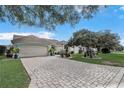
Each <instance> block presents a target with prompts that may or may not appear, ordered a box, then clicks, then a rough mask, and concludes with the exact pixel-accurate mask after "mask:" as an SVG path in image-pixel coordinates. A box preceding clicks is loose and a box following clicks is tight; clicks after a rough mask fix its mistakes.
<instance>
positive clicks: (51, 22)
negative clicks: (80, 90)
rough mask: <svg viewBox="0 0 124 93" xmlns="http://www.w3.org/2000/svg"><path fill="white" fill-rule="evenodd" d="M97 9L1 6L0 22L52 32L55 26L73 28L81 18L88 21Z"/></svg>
mask: <svg viewBox="0 0 124 93" xmlns="http://www.w3.org/2000/svg"><path fill="white" fill-rule="evenodd" d="M99 9H100V6H98V5H85V6H69V5H61V6H60V5H59V6H57V5H42V6H40V5H37V6H36V5H4V6H3V5H1V6H0V21H2V22H6V21H7V22H10V23H12V24H19V25H23V24H25V25H29V26H38V27H43V28H45V29H49V30H52V29H55V27H56V25H60V24H65V23H69V24H71V26H74V25H75V24H77V23H78V22H79V20H80V19H81V18H82V19H90V18H92V17H93V16H94V15H95V14H96V13H97V12H98V11H99Z"/></svg>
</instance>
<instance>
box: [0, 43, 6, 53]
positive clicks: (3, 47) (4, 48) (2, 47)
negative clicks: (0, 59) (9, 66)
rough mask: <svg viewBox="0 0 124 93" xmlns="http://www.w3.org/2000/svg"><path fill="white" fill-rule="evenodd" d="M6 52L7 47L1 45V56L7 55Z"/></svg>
mask: <svg viewBox="0 0 124 93" xmlns="http://www.w3.org/2000/svg"><path fill="white" fill-rule="evenodd" d="M5 51H6V46H4V45H0V55H3V54H5Z"/></svg>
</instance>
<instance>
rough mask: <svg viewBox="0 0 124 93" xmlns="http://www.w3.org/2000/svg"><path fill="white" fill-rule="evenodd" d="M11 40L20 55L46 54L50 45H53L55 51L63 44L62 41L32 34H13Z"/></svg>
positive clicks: (35, 55) (36, 55) (34, 55)
mask: <svg viewBox="0 0 124 93" xmlns="http://www.w3.org/2000/svg"><path fill="white" fill-rule="evenodd" d="M11 42H12V44H13V46H16V47H18V48H19V49H20V53H19V55H20V57H38V56H47V55H48V49H49V47H50V46H51V45H54V46H55V48H56V51H60V50H61V49H62V48H63V45H64V43H63V41H58V40H52V39H45V38H38V37H36V36H33V35H29V36H20V35H14V36H13V40H11Z"/></svg>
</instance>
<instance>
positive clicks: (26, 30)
mask: <svg viewBox="0 0 124 93" xmlns="http://www.w3.org/2000/svg"><path fill="white" fill-rule="evenodd" d="M83 28H85V29H89V30H91V31H101V30H106V29H108V30H111V31H112V32H113V33H117V34H118V35H119V36H120V38H121V40H120V43H121V44H122V45H124V31H123V30H124V6H108V7H107V8H102V9H101V10H100V11H99V12H98V13H97V14H96V15H95V16H94V17H93V18H92V19H90V20H86V19H85V20H84V19H81V20H80V22H79V23H78V24H76V25H75V27H71V26H70V25H69V24H64V25H58V26H57V27H56V29H55V30H54V31H48V30H46V29H43V28H40V27H35V26H34V27H30V26H25V25H22V26H21V27H19V26H18V25H12V24H10V23H8V22H5V23H4V22H0V45H10V44H11V40H12V38H13V35H14V34H17V35H24V36H27V35H35V36H37V37H40V38H48V39H56V40H60V41H62V40H66V41H67V40H68V39H69V38H70V37H71V36H72V35H73V33H74V32H76V31H78V30H80V29H83Z"/></svg>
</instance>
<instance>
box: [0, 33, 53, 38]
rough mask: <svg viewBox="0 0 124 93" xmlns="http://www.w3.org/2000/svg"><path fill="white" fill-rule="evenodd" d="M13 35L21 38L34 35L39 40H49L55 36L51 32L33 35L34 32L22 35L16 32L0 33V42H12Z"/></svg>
mask: <svg viewBox="0 0 124 93" xmlns="http://www.w3.org/2000/svg"><path fill="white" fill-rule="evenodd" d="M13 35H22V36H28V35H34V36H37V37H39V38H47V39H51V38H53V36H54V35H55V34H54V33H52V32H38V33H34V32H29V33H28V32H24V33H18V32H10V33H0V40H12V38H13Z"/></svg>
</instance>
